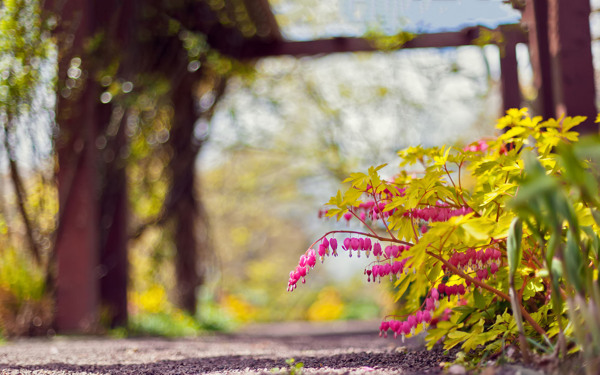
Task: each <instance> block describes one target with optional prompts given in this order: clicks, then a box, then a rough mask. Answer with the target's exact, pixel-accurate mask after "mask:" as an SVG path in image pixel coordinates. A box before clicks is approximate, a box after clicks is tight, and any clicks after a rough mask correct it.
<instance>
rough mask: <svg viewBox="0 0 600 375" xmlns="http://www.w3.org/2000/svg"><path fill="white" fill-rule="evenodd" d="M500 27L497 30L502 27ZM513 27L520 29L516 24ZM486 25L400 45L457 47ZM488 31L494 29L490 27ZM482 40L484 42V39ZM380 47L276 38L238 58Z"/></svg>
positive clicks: (523, 38) (518, 37)
mask: <svg viewBox="0 0 600 375" xmlns="http://www.w3.org/2000/svg"><path fill="white" fill-rule="evenodd" d="M503 27H506V26H502V27H500V28H499V29H496V30H501V29H502V28H503ZM515 28H518V30H521V29H520V27H519V26H518V25H515ZM483 29H485V28H483V27H481V26H475V27H468V28H465V29H463V30H460V31H456V32H443V33H429V34H418V35H416V36H415V37H414V39H412V40H410V41H408V42H406V43H405V44H403V45H402V47H401V49H405V48H445V47H460V46H467V45H476V44H479V43H480V42H481V40H479V37H480V35H481V30H483ZM486 30H488V31H491V32H493V31H495V30H489V29H486ZM513 34H514V35H513V40H514V42H515V43H527V35H526V33H525V32H524V31H522V30H521V32H515V33H513ZM484 43H485V42H484ZM487 43H489V44H492V43H495V41H494V40H489V41H488V42H487ZM378 50H379V49H378V48H377V47H376V46H375V45H374V43H373V41H371V40H369V39H365V38H354V37H343V38H332V39H317V40H311V41H302V42H291V41H283V40H282V41H276V42H271V43H262V42H257V41H248V42H247V43H246V44H245V45H244V48H243V50H242V51H241V52H240V54H239V55H238V56H236V57H237V58H240V59H256V58H262V57H269V56H284V55H289V56H315V55H321V54H330V53H347V52H375V51H378Z"/></svg>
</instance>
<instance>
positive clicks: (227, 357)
mask: <svg viewBox="0 0 600 375" xmlns="http://www.w3.org/2000/svg"><path fill="white" fill-rule="evenodd" d="M376 327H377V323H376V322H336V323H334V324H333V323H329V324H323V323H321V324H314V323H313V324H307V323H286V324H270V325H260V326H252V327H248V328H246V329H245V330H242V331H240V332H239V333H237V334H234V335H213V336H202V337H197V338H185V339H172V340H169V339H160V338H143V339H116V340H115V339H108V338H72V337H69V338H66V337H55V338H52V339H44V340H41V339H33V340H18V341H13V342H10V343H8V344H6V345H3V346H0V374H3V375H4V374H81V375H83V374H86V375H91V374H94V375H97V374H103V375H104V374H157V375H159V374H269V373H272V372H276V371H275V368H282V367H284V368H285V367H286V366H287V365H286V360H287V359H289V358H294V359H295V360H296V361H298V362H303V363H304V369H303V371H302V373H303V374H371V375H376V374H436V373H441V369H440V366H439V363H440V362H443V361H448V360H450V359H451V358H449V357H448V356H447V355H444V354H443V353H442V352H441V351H439V350H438V351H430V352H428V351H425V350H424V349H423V345H422V342H421V341H420V340H418V339H412V340H407V341H406V342H405V343H404V344H402V341H401V340H400V339H397V340H394V339H390V338H388V339H382V338H379V337H378V334H377V330H376ZM279 373H284V372H279ZM288 373H289V372H288Z"/></svg>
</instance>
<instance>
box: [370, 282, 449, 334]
mask: <svg viewBox="0 0 600 375" xmlns="http://www.w3.org/2000/svg"><path fill="white" fill-rule="evenodd" d="M439 298H440V294H439V292H438V290H437V289H436V288H432V289H431V293H430V294H429V297H427V298H426V299H425V304H424V308H423V309H422V310H419V311H417V312H416V313H414V314H412V315H409V316H408V317H406V319H405V320H395V319H394V320H384V321H383V322H381V325H380V326H379V336H383V337H387V332H388V330H391V331H392V332H393V333H394V338H397V337H398V335H400V336H401V337H402V341H404V337H406V336H407V335H409V334H411V335H412V334H414V333H415V330H416V328H417V326H418V325H419V324H423V329H426V328H427V325H428V324H430V323H431V322H432V321H433V313H434V311H435V309H436V308H437V307H438V306H439ZM450 313H451V310H449V309H446V310H445V311H444V312H443V314H442V315H441V316H440V317H439V319H437V320H438V321H439V320H448V319H449V317H450Z"/></svg>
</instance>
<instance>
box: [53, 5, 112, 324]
mask: <svg viewBox="0 0 600 375" xmlns="http://www.w3.org/2000/svg"><path fill="white" fill-rule="evenodd" d="M94 8H95V7H94V5H93V3H88V2H81V1H69V2H66V3H65V4H64V7H63V8H62V9H60V10H58V11H59V12H60V13H59V14H60V15H61V22H60V26H61V27H60V28H59V29H57V30H56V34H57V35H58V40H59V41H60V43H59V61H60V64H59V72H58V93H59V95H57V115H56V119H57V122H58V126H59V131H58V136H57V138H56V140H55V142H56V149H57V154H58V171H57V179H58V190H59V220H58V226H57V233H56V237H55V249H54V253H55V254H56V258H57V259H56V260H57V270H56V273H57V275H56V277H57V279H56V291H55V294H56V317H55V326H56V329H57V330H58V331H59V332H88V331H91V330H93V329H94V328H95V325H96V323H97V319H98V314H97V312H98V280H97V277H96V265H97V262H98V259H97V257H98V237H99V226H98V205H97V201H98V194H97V187H98V183H99V176H98V171H97V156H98V150H97V148H96V147H95V140H96V137H97V133H98V121H99V114H98V113H97V112H96V110H97V109H98V106H97V102H98V97H99V95H100V90H101V88H100V87H99V85H98V84H97V83H96V82H95V81H94V80H93V79H92V78H91V77H90V76H91V75H92V74H93V73H91V72H92V69H93V67H92V62H91V60H90V59H86V58H85V57H84V45H85V43H86V41H87V40H89V39H90V38H91V37H92V35H93V34H94V33H95V32H97V30H98V24H97V21H98V20H97V18H95V9H94ZM82 57H84V58H82ZM73 73H79V77H78V78H77V79H73V78H71V77H70V76H77V75H78V74H73Z"/></svg>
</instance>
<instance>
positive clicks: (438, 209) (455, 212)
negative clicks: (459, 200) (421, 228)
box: [404, 206, 473, 222]
mask: <svg viewBox="0 0 600 375" xmlns="http://www.w3.org/2000/svg"><path fill="white" fill-rule="evenodd" d="M471 212H473V210H472V209H471V208H469V207H460V208H452V207H446V206H429V207H424V208H413V209H411V210H409V211H407V212H405V213H404V216H410V217H412V218H415V219H421V220H425V221H429V222H436V221H448V220H449V219H450V218H451V217H454V216H462V215H466V214H468V213H471Z"/></svg>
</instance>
